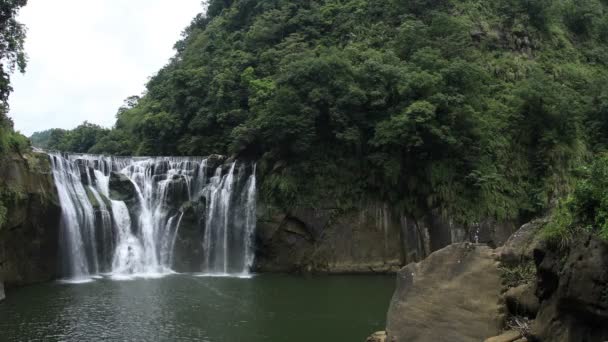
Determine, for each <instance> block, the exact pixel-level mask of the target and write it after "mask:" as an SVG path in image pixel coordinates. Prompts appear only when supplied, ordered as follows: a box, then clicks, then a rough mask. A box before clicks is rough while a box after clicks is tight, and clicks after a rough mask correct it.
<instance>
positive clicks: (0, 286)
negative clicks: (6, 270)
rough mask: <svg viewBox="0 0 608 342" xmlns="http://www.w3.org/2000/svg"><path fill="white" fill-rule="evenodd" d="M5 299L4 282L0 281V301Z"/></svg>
mask: <svg viewBox="0 0 608 342" xmlns="http://www.w3.org/2000/svg"><path fill="white" fill-rule="evenodd" d="M4 299H6V295H5V294H4V283H3V282H1V281H0V302H1V301H3V300H4Z"/></svg>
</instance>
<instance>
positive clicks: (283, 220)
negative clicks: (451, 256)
mask: <svg viewBox="0 0 608 342" xmlns="http://www.w3.org/2000/svg"><path fill="white" fill-rule="evenodd" d="M258 208H259V210H258V226H257V234H256V248H257V250H256V257H257V259H256V265H255V266H256V270H257V271H259V272H320V273H393V272H396V271H398V270H399V269H400V268H401V267H402V266H404V265H406V264H408V263H411V262H417V261H420V260H422V259H424V258H425V257H427V256H428V255H430V254H431V253H432V252H434V251H437V250H439V249H441V248H443V247H445V246H448V245H450V244H452V243H457V242H465V241H472V242H483V243H488V244H490V245H502V244H503V243H504V242H505V241H506V240H507V238H508V237H509V236H510V235H511V234H512V233H513V232H514V231H515V230H516V225H515V223H512V222H505V223H496V222H492V221H485V222H482V223H480V224H478V225H475V226H470V227H464V226H459V225H456V224H453V223H452V222H451V221H450V220H449V219H448V218H445V217H443V216H442V215H439V214H436V213H430V214H428V215H427V216H426V217H424V218H422V219H418V220H416V219H413V218H411V217H409V216H407V215H405V214H403V213H402V212H400V211H399V210H397V209H395V208H392V207H391V206H389V205H387V204H385V203H382V202H378V201H368V202H366V203H362V204H361V205H360V206H359V207H358V208H355V209H352V210H350V211H341V210H338V209H334V208H301V207H300V208H295V209H292V210H290V211H288V212H285V211H281V210H276V209H273V208H271V207H269V206H266V205H264V204H263V203H261V204H259V205H258Z"/></svg>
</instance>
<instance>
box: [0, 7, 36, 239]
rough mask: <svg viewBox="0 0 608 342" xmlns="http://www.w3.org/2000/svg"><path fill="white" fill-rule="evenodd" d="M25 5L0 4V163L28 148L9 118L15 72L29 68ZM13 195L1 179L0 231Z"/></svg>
mask: <svg viewBox="0 0 608 342" xmlns="http://www.w3.org/2000/svg"><path fill="white" fill-rule="evenodd" d="M26 3H27V0H3V1H0V163H3V162H4V159H5V158H6V156H7V155H8V153H10V152H21V151H23V150H25V149H26V148H28V147H29V141H28V140H27V138H26V137H24V136H23V135H21V134H19V133H17V132H15V131H14V130H13V122H12V120H11V119H10V118H9V117H8V116H7V113H8V96H9V94H10V93H11V91H12V90H13V88H12V87H11V83H10V76H11V74H12V73H13V72H14V71H15V70H19V71H21V72H23V71H24V70H25V66H26V56H25V52H24V51H23V41H24V39H25V27H24V26H23V25H22V24H21V23H19V22H18V21H17V19H16V16H17V13H18V11H19V9H20V8H21V7H23V6H25V4H26ZM14 195H15V194H14V192H13V191H12V190H10V189H8V188H5V187H4V186H3V184H2V182H1V180H0V228H2V225H3V224H4V221H5V220H6V215H7V209H6V207H5V205H4V204H5V201H8V200H11V198H13V197H14Z"/></svg>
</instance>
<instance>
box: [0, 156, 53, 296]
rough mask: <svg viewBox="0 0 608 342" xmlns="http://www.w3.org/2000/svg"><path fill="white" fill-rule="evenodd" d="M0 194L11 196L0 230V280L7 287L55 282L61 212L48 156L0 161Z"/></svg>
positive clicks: (6, 158)
mask: <svg viewBox="0 0 608 342" xmlns="http://www.w3.org/2000/svg"><path fill="white" fill-rule="evenodd" d="M0 189H5V190H9V191H11V192H12V193H13V195H14V200H13V201H10V202H7V203H5V205H7V214H8V215H7V220H6V222H5V224H4V225H2V226H1V227H0V279H1V280H2V281H3V282H4V285H5V286H6V287H7V288H11V287H15V286H22V285H29V284H34V283H40V282H45V281H49V280H52V279H55V278H56V277H57V271H58V269H57V263H58V259H59V239H58V238H57V237H58V236H59V227H60V219H61V207H60V205H59V199H58V195H57V189H56V187H55V182H54V180H53V174H52V171H51V163H50V159H49V156H48V155H45V154H38V153H26V154H23V155H22V156H19V155H11V154H9V155H4V156H0Z"/></svg>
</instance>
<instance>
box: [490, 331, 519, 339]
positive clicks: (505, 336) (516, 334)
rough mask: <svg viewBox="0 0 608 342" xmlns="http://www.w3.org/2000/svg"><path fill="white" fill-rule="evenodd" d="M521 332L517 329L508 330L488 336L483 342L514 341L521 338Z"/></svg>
mask: <svg viewBox="0 0 608 342" xmlns="http://www.w3.org/2000/svg"><path fill="white" fill-rule="evenodd" d="M521 338H522V336H521V333H520V332H519V331H515V330H510V331H507V332H505V333H503V334H501V335H500V336H495V337H490V338H488V339H486V340H485V342H515V341H518V340H519V339H521Z"/></svg>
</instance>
